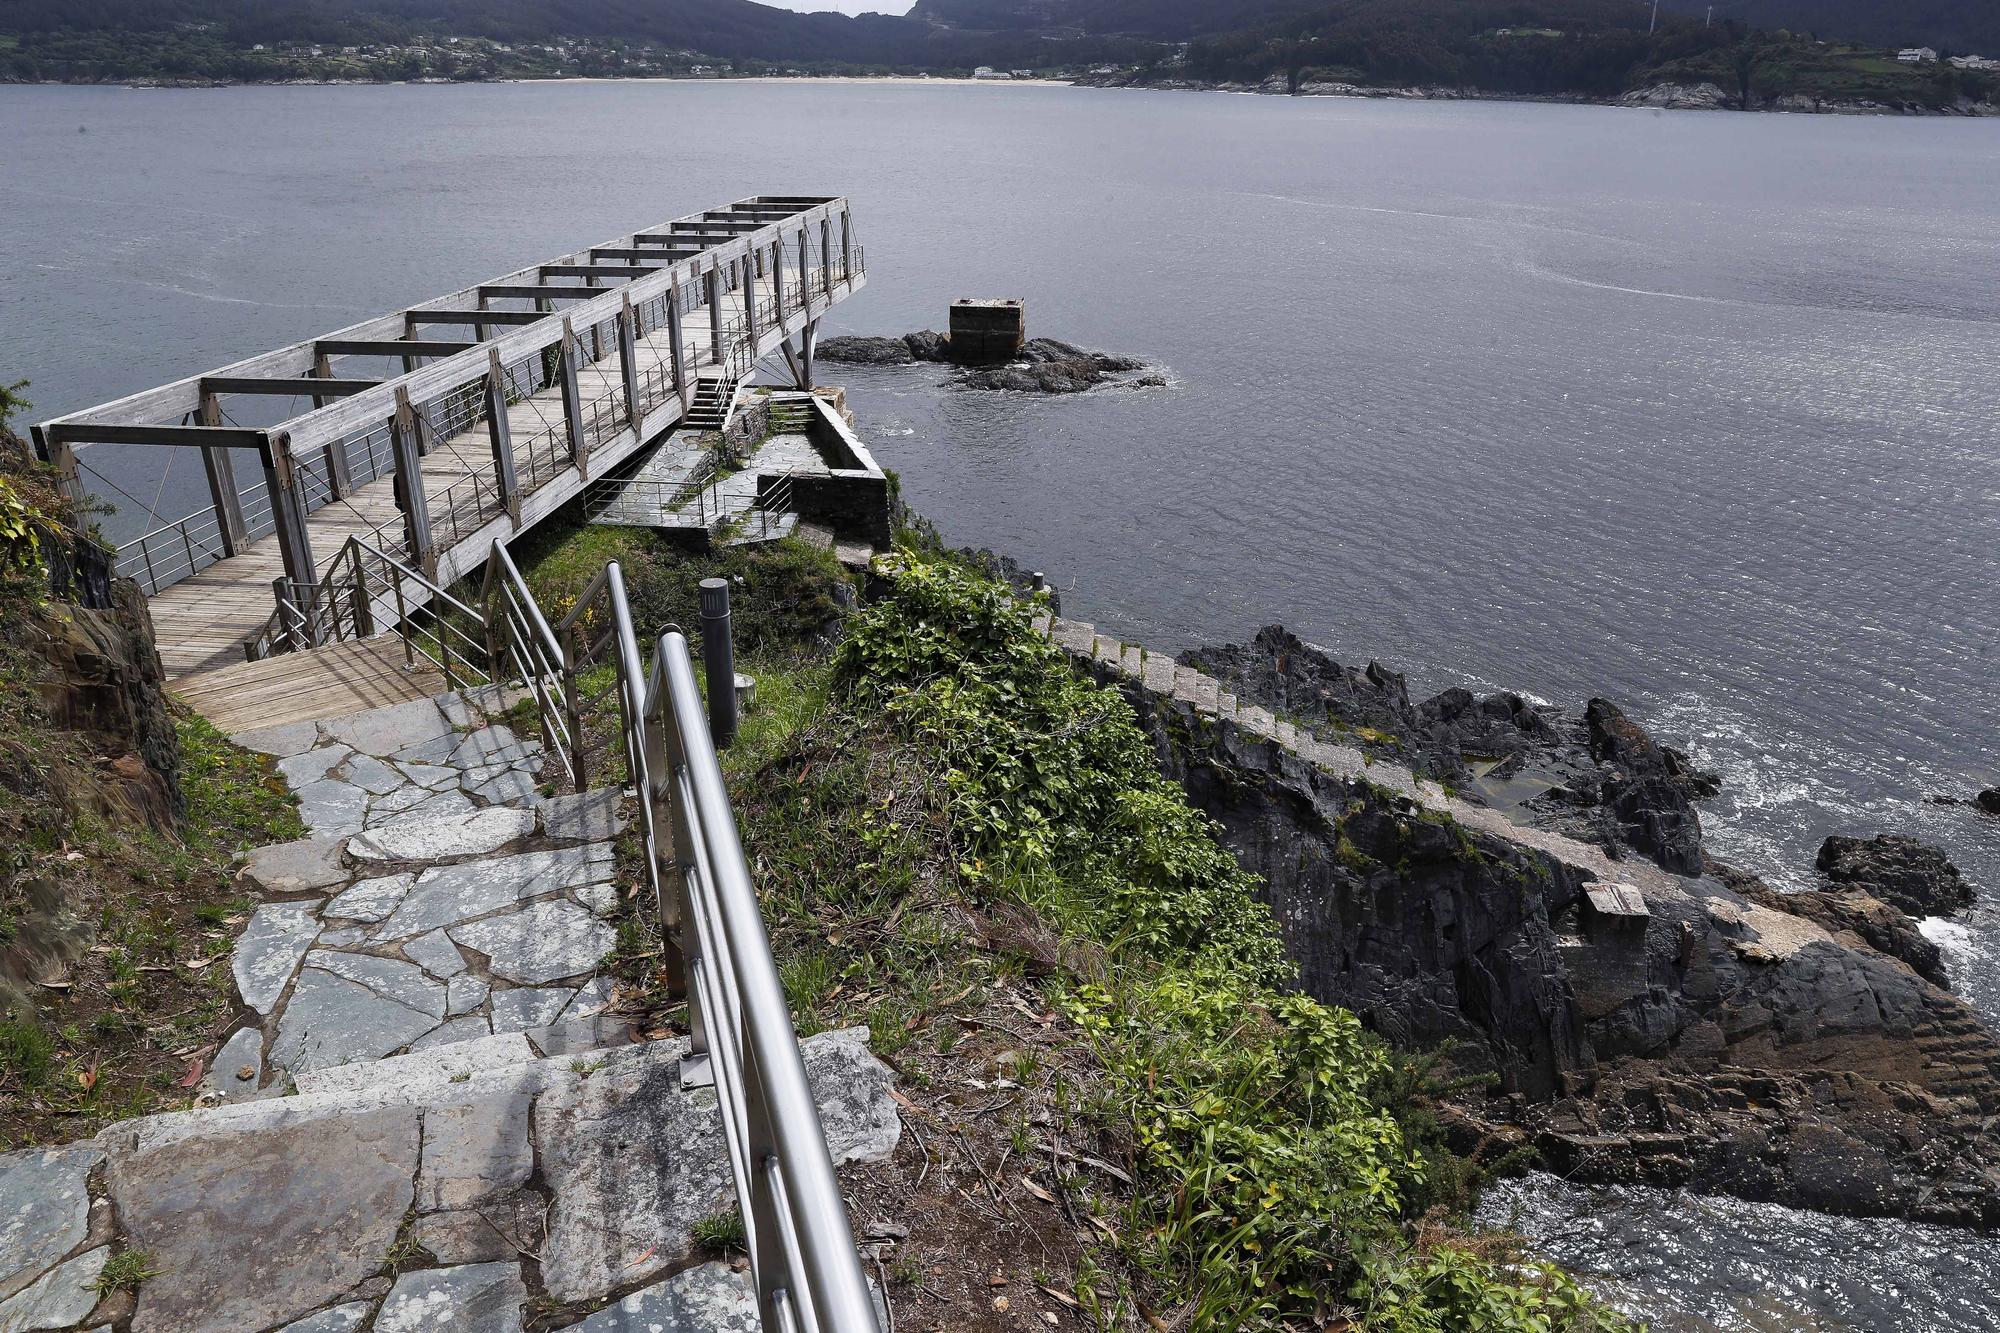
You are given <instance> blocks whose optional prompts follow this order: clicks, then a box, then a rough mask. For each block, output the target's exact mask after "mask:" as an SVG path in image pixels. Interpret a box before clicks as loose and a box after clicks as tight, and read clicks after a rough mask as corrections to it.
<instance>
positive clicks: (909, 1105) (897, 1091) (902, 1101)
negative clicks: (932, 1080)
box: [889, 1088, 924, 1111]
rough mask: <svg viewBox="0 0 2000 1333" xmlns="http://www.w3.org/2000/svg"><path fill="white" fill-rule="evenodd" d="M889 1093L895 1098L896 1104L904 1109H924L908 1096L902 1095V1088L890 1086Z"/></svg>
mask: <svg viewBox="0 0 2000 1333" xmlns="http://www.w3.org/2000/svg"><path fill="white" fill-rule="evenodd" d="M889 1095H890V1096H891V1097H894V1098H895V1099H896V1105H898V1106H900V1107H902V1108H903V1109H904V1110H906V1111H921V1110H923V1109H924V1108H923V1107H921V1106H919V1105H917V1104H916V1103H915V1102H913V1101H911V1100H910V1099H909V1098H908V1097H905V1096H904V1095H903V1090H902V1089H901V1088H890V1089H889Z"/></svg>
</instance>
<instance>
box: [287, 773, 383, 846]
mask: <svg viewBox="0 0 2000 1333" xmlns="http://www.w3.org/2000/svg"><path fill="white" fill-rule="evenodd" d="M298 798H299V818H301V819H303V820H305V822H306V827H307V828H309V829H311V830H312V831H313V832H314V833H315V834H319V835H322V836H324V835H328V834H336V833H353V832H355V831H356V830H358V829H359V828H360V827H361V824H362V821H363V820H364V819H365V818H366V817H367V814H368V793H367V792H365V791H363V790H361V788H359V787H353V786H349V785H348V784H347V783H345V782H341V781H339V780H338V779H335V778H323V779H321V780H320V781H318V782H308V783H306V784H305V785H304V786H303V787H300V788H299V789H298Z"/></svg>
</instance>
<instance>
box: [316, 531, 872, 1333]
mask: <svg viewBox="0 0 2000 1333" xmlns="http://www.w3.org/2000/svg"><path fill="white" fill-rule="evenodd" d="M413 590H420V591H421V592H422V593H423V594H424V601H425V603H426V605H425V611H424V614H421V615H416V614H411V613H410V610H409V607H408V605H407V604H408V603H409V602H410V601H411V600H412V598H411V593H412V591H413ZM708 595H709V593H708V590H706V589H705V590H704V597H706V596H708ZM279 600H280V604H281V608H282V607H285V606H289V607H290V611H289V613H288V618H287V623H288V624H289V625H290V626H292V627H293V629H294V632H296V633H299V634H302V635H309V636H318V635H323V636H326V637H329V638H345V637H354V638H365V637H368V636H369V635H370V634H372V633H373V632H374V626H375V625H376V624H379V623H382V622H383V621H384V620H385V619H386V617H384V616H381V615H379V614H378V613H377V607H378V606H380V605H382V604H383V603H385V602H395V603H396V604H398V605H399V606H401V607H402V608H403V613H402V614H399V615H398V617H397V619H396V621H395V624H396V629H397V632H398V633H399V634H400V636H401V637H402V640H403V644H404V652H405V654H406V658H407V659H408V660H409V661H411V662H414V661H415V660H416V659H417V658H418V657H419V656H421V657H422V658H423V659H424V660H426V661H428V662H430V663H432V664H433V665H435V666H437V667H438V668H439V669H440V670H441V671H442V672H443V673H444V674H445V676H446V679H447V681H449V682H452V683H454V684H484V683H496V684H506V685H514V686H518V687H520V688H522V689H524V690H525V691H526V692H527V694H528V696H529V697H531V698H532V699H533V700H534V702H535V706H536V710H537V712H538V713H539V715H540V722H541V731H542V740H543V744H544V748H545V750H546V752H547V754H548V755H549V756H550V758H551V759H552V760H553V761H554V762H555V763H556V764H558V765H559V766H560V767H561V770H562V777H563V779H564V780H565V782H566V784H567V785H569V786H571V787H573V788H576V789H582V788H583V787H585V786H586V785H587V784H590V783H593V782H594V783H597V784H599V785H603V784H604V783H605V782H606V781H607V780H611V781H619V780H622V781H623V782H624V784H625V785H627V786H628V787H629V788H630V789H631V790H632V791H633V792H634V793H635V794H636V795H637V796H638V819H637V825H638V831H639V834H640V837H641V839H642V841H643V844H644V848H645V857H644V865H645V873H646V888H647V889H648V893H647V895H646V896H645V899H644V901H647V902H649V903H650V904H651V907H652V910H653V911H654V912H655V913H656V914H657V917H658V924H659V929H660V935H661V940H662V942H663V944H664V945H665V950H664V963H663V970H664V974H665V979H666V981H667V983H668V985H669V987H670V988H672V989H673V990H674V991H675V992H676V993H684V994H685V995H686V996H687V1001H688V1029H689V1055H688V1057H687V1059H686V1060H685V1061H684V1062H683V1065H682V1070H681V1077H682V1083H683V1085H684V1086H696V1087H700V1086H710V1087H713V1088H714V1090H715V1096H716V1103H717V1115H718V1116H719V1117H720V1119H721V1121H722V1128H723V1139H724V1143H725V1144H726V1146H727V1150H728V1156H729V1166H730V1177H731V1181H732V1184H733V1186H734V1190H735V1194H736V1201H737V1206H738V1209H739V1211H740V1213H741V1216H742V1218H743V1226H744V1235H745V1243H746V1249H747V1250H748V1253H749V1255H750V1263H751V1270H752V1274H753V1277H754V1280H755V1283H756V1288H757V1299H758V1307H759V1312H760V1323H761V1326H762V1327H763V1329H765V1330H766V1331H767V1333H780V1331H781V1330H782V1331H783V1333H880V1326H879V1324H878V1323H877V1320H876V1315H875V1304H874V1302H873V1300H872V1299H871V1298H870V1295H869V1291H868V1285H867V1280H866V1279H865V1278H864V1277H863V1275H862V1271H861V1263H860V1258H859V1255H858V1253H857V1251H856V1248H855V1244H854V1232H853V1229H852V1226H851V1224H850V1222H849V1219H848V1216H847V1208H846V1204H845V1203H844V1202H843V1201H842V1199H841V1195H840V1185H839V1180H838V1178H837V1177H836V1176H835V1174H834V1169H833V1160H832V1155H831V1153H830V1152H829V1151H828V1148H827V1143H826V1134H825V1130H824V1128H823V1126H822V1125H821V1123H820V1118H819V1110H818V1107H817V1105H816V1103H815V1101H814V1099H813V1095H812V1090H811V1087H810V1085H809V1084H808V1082H807V1079H806V1072H805V1062H804V1059H803V1057H802V1056H801V1054H800V1051H799V1044H798V1033H797V1029H796V1028H795V1027H794V1026H793V1023H792V1017H791V1011H790V1009H789V1007H788V1006H787V1004H786V1002H785V993H784V987H783V986H782V984H781V983H780V981H779V977H778V969H777V964H776V962H775V960H774V959H773V958H772V955H771V944H770V938H769V936H768V935H767V934H766V932H765V929H764V921H763V915H762V912H761V910H760V908H759V906H758V902H757V895H756V890H755V888H754V887H753V885H752V883H751V877H750V868H749V863H748V861H747V860H746V859H745V857H744V854H743V848H742V845H741V843H740V842H739V840H738V837H737V832H736V818H735V815H734V813H733V811H732V810H731V809H730V804H729V796H728V791H727V788H726V786H725V784H724V781H723V776H722V767H721V764H720V762H719V761H718V759H717V756H716V751H715V745H714V742H713V740H712V739H711V736H710V732H709V724H708V720H707V713H706V710H705V709H704V707H703V704H702V699H701V694H700V691H699V690H698V689H697V688H696V684H695V677H694V667H693V664H692V661H691V659H690V656H689V652H688V642H687V639H686V637H685V636H684V635H683V634H682V633H681V632H680V631H679V630H678V629H675V628H672V627H669V628H668V629H667V630H665V631H664V632H662V633H660V634H659V635H657V636H656V637H654V638H653V639H652V640H651V642H650V645H649V646H650V647H651V650H652V651H651V656H650V660H649V659H648V657H647V656H646V654H645V653H643V652H642V650H641V640H640V637H639V635H638V633H637V631H636V629H635V627H634V625H633V621H632V612H631V606H630V603H629V600H628V598H627V596H626V592H625V581H624V574H623V571H622V570H621V569H620V568H619V566H618V565H617V564H616V563H615V562H614V563H611V564H608V565H606V566H605V568H604V569H603V570H602V571H601V572H600V573H599V574H598V575H597V576H596V577H595V578H594V579H593V580H592V581H591V582H590V584H589V585H588V586H587V587H586V588H585V589H584V590H583V592H582V594H581V595H580V596H579V597H578V598H577V599H576V601H575V603H574V604H573V605H572V606H571V607H570V609H569V610H568V612H567V613H566V614H564V615H563V616H562V617H561V618H560V619H557V620H555V621H553V622H552V621H551V620H550V619H549V618H548V616H547V615H546V614H544V612H543V611H542V609H541V607H540V605H539V604H538V602H537V601H536V598H535V596H534V593H533V591H532V590H531V589H530V588H529V586H528V583H527V580H526V579H525V578H523V577H522V575H521V572H520V570H519V569H518V568H517V567H516V566H515V564H514V562H513V559H512V557H511V556H510V555H509V554H508V553H507V549H506V547H505V546H504V545H502V544H499V543H495V544H494V547H493V550H492V552H491V554H490V556H489V558H488V560H487V564H486V567H485V571H484V575H483V578H482V580H481V584H480V592H479V594H478V595H477V596H476V597H475V598H473V599H472V600H470V601H467V600H462V599H460V598H459V597H457V596H454V595H453V594H452V593H451V592H449V591H448V590H446V589H444V588H441V587H438V586H437V585H436V584H435V583H432V582H430V581H429V580H428V579H426V578H425V577H424V575H423V574H422V573H421V572H419V571H417V570H415V569H413V568H411V567H410V566H409V565H407V564H405V563H403V562H402V561H400V560H398V559H397V558H396V557H395V556H394V555H392V554H390V553H388V552H386V551H384V550H381V549H379V548H377V547H374V546H371V545H370V544H368V543H365V542H362V541H360V540H359V539H352V540H350V541H349V542H348V543H347V544H346V546H345V547H343V549H342V551H341V553H340V555H339V557H338V558H337V559H336V560H335V562H334V565H333V567H332V568H331V569H330V570H329V571H328V574H327V576H326V577H325V578H323V579H321V580H320V581H319V582H318V583H316V584H313V585H310V587H309V588H303V589H292V590H290V595H289V596H286V595H283V594H281V596H280V599H279ZM606 668H608V671H607V670H606ZM607 678H608V679H607ZM592 682H598V684H597V686H596V689H595V692H593V689H592ZM710 686H711V688H712V689H713V688H721V689H733V688H734V681H733V680H725V681H720V682H717V681H715V680H711V681H710Z"/></svg>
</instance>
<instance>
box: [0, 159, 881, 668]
mask: <svg viewBox="0 0 2000 1333" xmlns="http://www.w3.org/2000/svg"><path fill="white" fill-rule="evenodd" d="M865 275H866V265H865V262H864V258H863V254H862V250H861V247H860V245H859V244H858V243H857V241H856V238H855V233H854V224H853V221H852V219H851V217H850V214H849V211H848V204H847V201H846V200H845V199H841V198H829V197H790V196H759V197H757V198H752V199H744V200H740V201H738V202H736V203H733V204H730V205H728V206H727V207H725V208H719V209H712V210H709V211H707V212H703V213H697V214H693V215H690V216H688V217H683V218H678V219H675V220H674V221H672V222H668V223H665V224H663V225H661V226H657V227H653V228H650V229H648V230H645V231H639V232H634V233H632V234H630V235H627V236H622V237H619V238H618V239H616V240H613V241H610V242H608V243H606V244H604V245H601V246H593V247H591V248H590V249H588V250H583V251H579V252H577V253H575V254H570V255H564V256H562V257H560V258H557V259H554V260H551V261H549V262H547V263H544V264H537V265H534V266H531V267H529V268H525V269H521V270H519V271H517V272H514V273H509V274H506V275H505V276H503V277H499V278H496V279H494V280H493V281H491V282H485V283H480V284H478V285H477V286H473V287H468V288H465V289H464V290H462V291H457V292H453V293H451V294H450V295H448V296H441V297H438V298H436V299H434V300H430V301H426V302H424V303H422V304H420V305H416V306H412V307H410V308H409V309H407V310H403V311H399V312H396V313H394V314H388V315H383V316H381V317H379V318H377V319H372V320H368V321H366V322H365V323H361V324H357V325H354V326H353V327H351V328H346V329H342V330H340V331H338V332H336V333H330V334H327V335H325V336H323V337H319V338H315V339H312V340H310V341H307V342H301V343H295V344H293V345H292V346H290V347H283V348H279V349H278V350H276V351H272V352H266V353H263V354H262V355H260V356H254V357H251V358H249V359H248V360H245V361H239V362H237V363H235V364H234V365H230V366H225V367H223V368H221V369H219V370H213V371H210V372H208V373H207V374H203V375H195V376H191V377H190V378H187V379H183V380H179V381H177V382H175V383H173V384H169V385H166V386H164V387H161V388H157V389H151V390H148V391H146V392H144V393H138V394H133V395H131V396H130V397H127V398H121V399H119V400H117V401H116V402H111V403H106V404H103V405H102V406H99V407H93V408H90V409H88V410H86V411H82V412H75V413H71V414H70V415H68V416H62V417H57V418H55V419H53V420H50V421H45V422H43V423H41V424H40V425H38V426H35V427H34V428H33V433H34V440H35V446H36V449H37V450H38V452H39V453H40V454H41V456H42V457H43V459H44V460H46V461H48V462H51V463H53V464H55V465H56V466H57V467H58V468H60V469H61V471H62V473H63V476H64V478H65V480H66V484H67V485H68V486H69V487H70V488H71V490H72V491H73V492H74V493H76V494H78V495H79V496H80V495H81V494H82V493H83V492H84V491H86V490H87V489H88V488H87V486H86V485H85V483H84V480H83V477H82V472H83V470H84V469H83V467H82V466H80V463H79V458H78V450H80V449H83V448H86V447H87V446H89V445H93V444H139V445H148V446H158V447H160V448H162V449H173V450H182V451H186V450H194V451H197V452H198V453H199V455H200V458H201V460H202V464H203V468H204V471H205V473H206V475H207V480H208V486H209V495H210V504H209V505H208V506H207V507H206V508H204V509H202V510H199V511H198V512H196V513H194V514H192V515H190V516H188V517H186V518H183V519H179V520H177V521H174V522H171V523H168V524H165V525H164V526H162V527H159V528H156V529H154V530H153V531H151V532H148V533H146V534H145V535H144V536H142V537H140V538H138V539H136V540H134V541H131V542H128V543H126V544H125V545H123V546H121V547H120V549H119V551H118V555H117V560H118V571H119V573H121V574H125V575H128V576H130V577H132V578H134V579H136V580H137V581H138V583H139V585H140V586H141V588H143V589H144V590H145V592H146V594H147V596H148V597H149V598H150V599H151V605H152V614H153V620H154V624H155V626H156V629H157V632H158V638H159V645H160V655H161V658H162V659H163V661H164V662H165V665H166V670H167V674H168V676H169V678H171V679H175V680H177V681H178V680H182V679H183V678H185V677H188V676H190V675H192V674H193V673H196V672H203V671H209V670H213V669H216V668H218V667H222V666H224V665H225V664H228V663H240V662H242V661H243V660H244V658H245V657H246V656H251V657H255V656H257V655H259V653H260V651H261V649H260V644H263V645H266V646H268V640H269V637H270V635H271V634H272V632H273V628H274V627H282V626H283V625H284V623H285V619H284V617H285V615H286V612H287V602H288V599H289V600H291V601H292V602H293V603H294V605H292V607H291V613H292V614H293V615H294V616H296V615H297V607H296V604H295V602H296V598H297V597H298V596H299V590H310V589H312V588H314V587H315V586H317V585H318V584H319V581H320V580H321V578H322V576H323V575H324V574H325V573H326V571H327V566H328V565H329V564H330V563H331V561H332V560H333V559H335V558H336V556H337V553H338V551H339V550H341V549H342V548H343V547H344V546H345V545H346V544H347V543H348V541H349V539H350V538H360V539H361V540H363V541H365V542H368V543H370V544H371V545H373V546H375V547H377V548H379V549H381V550H383V551H386V552H391V553H393V554H394V555H395V557H396V558H397V559H398V560H401V561H404V562H407V565H408V567H409V568H410V569H412V570H419V571H421V572H422V574H423V576H424V579H425V581H426V582H427V583H429V584H431V585H435V586H441V587H449V586H450V585H451V584H452V583H453V582H454V581H456V580H457V579H458V578H460V577H461V576H463V575H464V574H466V573H467V572H468V571H471V570H474V569H477V568H479V567H480V566H481V565H482V564H483V563H484V562H485V561H486V559H487V554H488V552H489V551H490V550H491V548H492V546H493V544H494V542H496V541H498V540H503V539H505V538H507V537H509V536H511V535H513V534H515V533H517V532H520V531H522V530H524V529H526V528H528V527H531V526H533V525H534V524H535V523H537V522H539V521H540V520H542V519H543V518H546V517H547V516H548V515H549V514H551V513H553V512H555V511H556V510H557V509H559V508H561V507H562V506H563V505H565V504H566V503H568V502H569V501H570V500H572V499H574V498H575V497H576V496H577V495H578V494H579V493H580V492H581V491H582V490H583V488H584V486H585V484H586V483H587V482H588V480H589V479H590V478H592V477H595V476H601V475H603V474H605V473H607V472H609V471H610V470H612V469H614V468H616V467H618V466H619V465H620V464H621V463H623V462H625V461H626V460H628V459H630V458H631V457H633V456H634V455H635V454H638V453H639V452H641V451H642V450H645V449H647V448H648V447H650V446H652V445H654V444H656V443H657V442H658V441H659V440H661V439H662V438H663V437H664V436H665V435H666V434H667V433H668V432H669V431H671V430H672V429H673V428H674V427H675V426H676V425H677V424H679V423H680V421H681V420H682V418H683V416H684V415H685V414H686V413H687V411H688V409H689V407H690V405H691V404H692V403H693V401H694V398H695V393H696V385H697V383H699V382H701V381H704V380H719V381H722V382H723V383H722V385H721V386H716V387H719V388H724V389H725V390H726V389H730V388H733V387H734V385H735V383H736V382H737V381H740V380H741V379H743V378H745V377H746V376H747V375H748V374H749V373H750V370H751V368H752V367H754V366H755V365H756V364H757V363H758V362H759V361H761V360H762V359H764V358H765V357H768V356H772V355H776V354H779V353H782V354H783V357H784V359H785V362H786V363H787V365H788V366H789V369H790V373H791V377H792V379H793V380H794V382H796V383H797V384H798V385H799V386H800V387H810V385H811V381H812V361H813V345H814V340H815V336H816V333H817V328H818V323H819V320H820V317H821V316H822V315H823V314H824V313H825V312H826V310H827V309H828V308H829V307H831V306H832V305H834V304H835V303H837V302H839V301H842V300H844V299H846V298H847V297H849V296H851V295H853V294H854V293H855V292H856V291H858V290H860V288H861V286H862V285H863V283H864V282H865V281H866V276H865ZM714 392H715V389H714V388H711V390H710V394H711V396H712V395H713V393H714ZM252 457H254V458H255V460H256V466H257V467H258V469H259V470H260V472H261V475H259V476H253V477H252V478H250V479H248V484H244V482H243V481H240V480H239V473H238V468H239V464H241V463H242V462H243V461H244V460H246V459H248V458H252ZM163 466H165V463H164V461H163ZM410 592H411V595H412V596H414V597H417V598H419V599H421V597H422V596H423V584H413V585H412V587H411V589H410ZM381 628H385V629H386V628H388V627H387V626H382V627H381Z"/></svg>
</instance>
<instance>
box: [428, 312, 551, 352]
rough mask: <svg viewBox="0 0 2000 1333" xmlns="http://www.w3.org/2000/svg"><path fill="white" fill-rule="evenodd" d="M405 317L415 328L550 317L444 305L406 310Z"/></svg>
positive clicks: (529, 321) (525, 321) (523, 322)
mask: <svg viewBox="0 0 2000 1333" xmlns="http://www.w3.org/2000/svg"><path fill="white" fill-rule="evenodd" d="M403 317H404V318H405V319H406V320H408V321H409V323H410V325H411V327H413V328H414V327H415V326H417V325H419V324H470V325H474V326H483V325H487V324H513V325H528V324H539V323H541V322H542V321H543V320H545V319H547V318H548V316H547V315H546V314H544V313H542V312H541V311H539V310H476V309H475V310H464V309H457V308H449V309H448V308H442V307H433V308H432V309H429V310H410V311H406V312H404V316H403ZM412 355H413V354H412Z"/></svg>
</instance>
